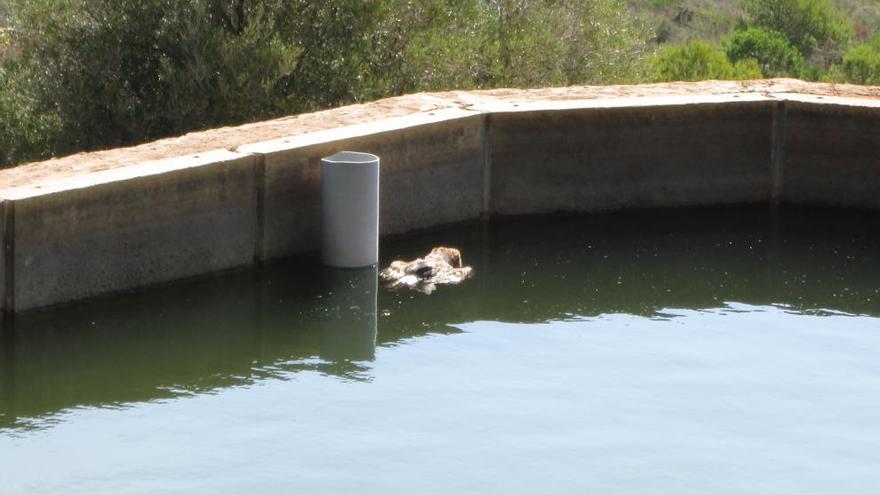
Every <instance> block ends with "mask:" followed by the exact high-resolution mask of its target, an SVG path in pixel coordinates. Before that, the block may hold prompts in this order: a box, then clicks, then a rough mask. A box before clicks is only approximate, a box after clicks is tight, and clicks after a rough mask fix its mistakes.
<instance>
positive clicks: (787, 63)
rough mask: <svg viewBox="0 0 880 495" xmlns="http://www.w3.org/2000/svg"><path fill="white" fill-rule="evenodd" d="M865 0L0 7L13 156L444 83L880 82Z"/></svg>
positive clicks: (86, 1) (57, 1)
mask: <svg viewBox="0 0 880 495" xmlns="http://www.w3.org/2000/svg"><path fill="white" fill-rule="evenodd" d="M878 20H880V6H878V5H876V2H872V1H868V0H865V1H862V2H860V1H859V0H836V1H832V0H593V1H589V2H585V1H582V0H423V1H418V2H414V1H410V0H326V1H321V2H316V1H312V0H5V1H4V0H0V28H2V30H0V122H2V124H3V125H2V126H0V166H2V165H9V164H14V163H18V162H22V161H28V160H37V159H42V158H46V157H50V156H56V155H60V154H65V153H70V152H74V151H80V150H93V149H100V148H106V147H113V146H121V145H128V144H133V143H139V142H144V141H147V140H151V139H156V138H160V137H163V136H170V135H176V134H180V133H184V132H188V131H191V130H198V129H204V128H209V127H214V126H220V125H230V124H238V123H243V122H247V121H254V120H260V119H267V118H272V117H275V116H280V115H288V114H293V113H298V112H306V111H311V110H315V109H320V108H326V107H331V106H336V105H341V104H347V103H353V102H361V101H368V100H373V99H377V98H382V97H386V96H393V95H398V94H404V93H410V92H416V91H432V90H446V89H453V88H459V89H476V88H495V87H536V86H564V85H572V84H610V83H639V82H649V81H676V80H702V79H750V78H761V77H798V78H803V79H808V80H829V81H841V82H842V81H848V82H854V83H860V84H880V41H878V39H880V38H878V37H876V35H877V33H876V32H875V30H876V26H877V21H878Z"/></svg>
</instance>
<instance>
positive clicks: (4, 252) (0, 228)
mask: <svg viewBox="0 0 880 495" xmlns="http://www.w3.org/2000/svg"><path fill="white" fill-rule="evenodd" d="M10 204H11V203H10V202H7V201H0V310H3V311H4V312H5V310H6V306H7V301H6V296H7V290H6V284H7V281H11V279H8V278H7V275H6V271H7V269H9V268H10V267H11V265H12V254H13V253H12V248H13V247H14V245H13V244H12V243H7V242H6V239H7V238H6V227H7V218H11V216H12V215H11V214H10V213H11V212H10V211H9V208H10V207H9V205H10ZM12 293H13V292H12V291H9V292H8V295H9V296H12Z"/></svg>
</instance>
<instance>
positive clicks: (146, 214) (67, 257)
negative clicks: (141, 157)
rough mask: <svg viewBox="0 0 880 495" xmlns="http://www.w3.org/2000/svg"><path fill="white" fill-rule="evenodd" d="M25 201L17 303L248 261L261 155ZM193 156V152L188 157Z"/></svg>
mask: <svg viewBox="0 0 880 495" xmlns="http://www.w3.org/2000/svg"><path fill="white" fill-rule="evenodd" d="M201 159H203V160H205V161H204V162H202V163H199V162H198V159H196V160H195V161H194V162H193V161H192V160H190V162H191V163H188V162H185V163H184V166H183V167H182V168H179V169H178V170H173V171H169V172H167V173H163V174H157V175H145V176H141V177H135V178H131V179H129V180H123V181H116V182H107V183H103V184H98V185H94V186H91V187H84V188H78V189H70V190H66V191H60V192H55V193H54V194H46V195H31V196H26V197H22V198H18V199H17V200H16V201H15V228H14V236H15V239H14V242H15V251H16V256H15V262H14V270H15V274H16V277H15V280H14V284H13V287H14V291H15V311H23V310H28V309H31V308H36V307H40V306H45V305H50V304H55V303H58V302H64V301H71V300H75V299H81V298H85V297H91V296H96V295H100V294H106V293H109V292H115V291H121V290H127V289H132V288H135V287H140V286H144V285H149V284H155V283H158V282H166V281H170V280H175V279H180V278H185V277H189V276H193V275H199V274H203V273H208V272H212V271H218V270H224V269H228V268H232V267H236V266H242V265H247V264H249V263H251V262H252V261H253V257H254V245H255V231H256V226H255V224H256V197H255V196H256V195H255V191H256V187H255V183H254V169H255V162H256V159H255V157H253V156H247V155H241V154H235V153H230V152H217V153H209V154H207V155H206V156H204V157H201ZM181 161H185V160H181Z"/></svg>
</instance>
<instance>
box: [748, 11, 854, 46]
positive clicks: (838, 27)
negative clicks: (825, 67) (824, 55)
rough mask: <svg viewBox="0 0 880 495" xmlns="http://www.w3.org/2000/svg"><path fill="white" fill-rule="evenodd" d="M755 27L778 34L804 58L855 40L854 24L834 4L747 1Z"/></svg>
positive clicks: (749, 14) (749, 13)
mask: <svg viewBox="0 0 880 495" xmlns="http://www.w3.org/2000/svg"><path fill="white" fill-rule="evenodd" d="M742 5H743V9H744V10H745V11H746V13H747V15H748V16H749V18H750V19H751V21H752V23H754V24H755V25H757V26H760V27H762V28H765V29H768V30H771V31H778V32H780V33H782V34H784V35H785V37H786V38H787V39H788V40H789V42H791V44H792V45H794V46H795V47H796V48H797V49H798V50H799V51H800V52H801V53H802V54H803V55H804V56H809V55H810V54H811V53H812V52H813V50H815V49H816V48H823V49H826V50H827V49H834V48H839V47H841V46H844V45H845V44H846V43H847V41H848V40H849V39H850V38H851V37H852V33H853V27H852V23H851V22H850V21H849V20H848V19H847V18H846V16H844V15H843V14H842V13H841V12H840V10H839V9H838V8H837V7H836V6H835V5H834V3H832V2H831V0H743V1H742Z"/></svg>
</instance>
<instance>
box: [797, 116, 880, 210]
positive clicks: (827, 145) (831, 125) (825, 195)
mask: <svg viewBox="0 0 880 495" xmlns="http://www.w3.org/2000/svg"><path fill="white" fill-rule="evenodd" d="M784 136H785V137H784V139H785V159H784V161H783V171H782V190H781V197H780V199H781V200H782V201H784V202H786V203H790V204H816V205H828V206H845V207H862V208H880V109H878V108H871V107H863V106H853V105H840V104H818V105H817V104H812V103H806V102H799V101H788V102H786V117H785V134H784Z"/></svg>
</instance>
